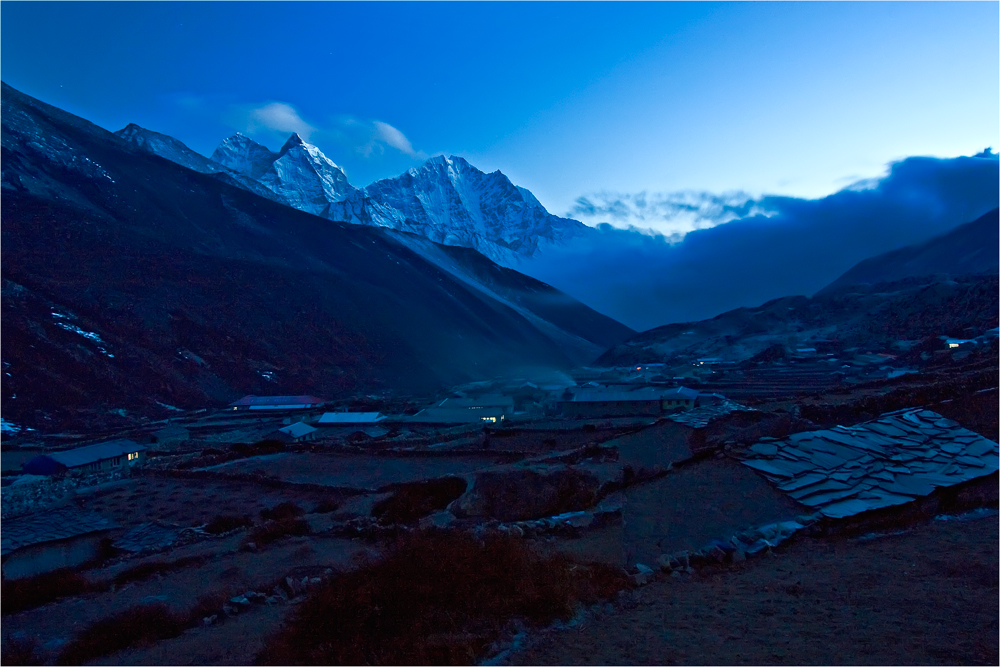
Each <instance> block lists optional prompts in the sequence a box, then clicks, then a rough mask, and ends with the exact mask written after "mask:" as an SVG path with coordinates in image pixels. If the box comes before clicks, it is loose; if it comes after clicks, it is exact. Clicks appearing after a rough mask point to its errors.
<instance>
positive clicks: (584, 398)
mask: <svg viewBox="0 0 1000 667" xmlns="http://www.w3.org/2000/svg"><path fill="white" fill-rule="evenodd" d="M662 396H663V391H661V390H652V389H640V390H638V391H588V390H584V391H578V392H576V394H574V395H573V398H572V399H570V400H571V401H572V402H574V403H631V402H635V401H641V402H653V401H659V400H660V399H661V398H662Z"/></svg>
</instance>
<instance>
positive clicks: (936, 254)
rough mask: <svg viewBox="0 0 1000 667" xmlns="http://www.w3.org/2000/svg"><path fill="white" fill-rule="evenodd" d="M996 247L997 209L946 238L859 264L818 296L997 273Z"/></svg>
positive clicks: (999, 226) (999, 235)
mask: <svg viewBox="0 0 1000 667" xmlns="http://www.w3.org/2000/svg"><path fill="white" fill-rule="evenodd" d="M998 247H1000V209H993V210H992V211H990V212H989V213H986V214H984V215H982V216H980V217H979V218H977V219H976V220H973V221H972V222H967V223H965V224H964V225H960V226H958V227H956V228H955V229H953V230H951V231H950V232H948V233H947V234H942V235H940V236H937V237H935V238H933V239H930V240H929V241H926V242H924V243H919V244H915V245H910V246H906V247H904V248H899V249H898V250H893V251H891V252H887V253H884V254H881V255H877V256H875V257H871V258H869V259H866V260H864V261H861V262H858V263H857V264H856V265H854V266H853V267H851V269H850V270H848V271H847V272H846V273H844V274H843V275H842V276H840V277H839V278H837V279H836V280H835V281H833V282H832V283H830V284H829V285H827V286H826V287H824V288H823V289H822V290H820V291H819V292H818V294H828V293H831V292H834V291H836V290H838V289H840V288H841V287H845V286H847V285H857V284H862V283H867V284H870V285H875V284H878V283H887V282H892V281H896V280H903V279H904V278H911V277H914V276H925V275H949V276H963V275H969V274H974V273H997V270H998V268H1000V260H998V255H997V248H998Z"/></svg>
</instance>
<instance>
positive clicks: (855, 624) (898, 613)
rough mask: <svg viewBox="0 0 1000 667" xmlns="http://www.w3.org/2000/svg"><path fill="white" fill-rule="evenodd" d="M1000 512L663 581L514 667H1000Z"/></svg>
mask: <svg viewBox="0 0 1000 667" xmlns="http://www.w3.org/2000/svg"><path fill="white" fill-rule="evenodd" d="M998 540H1000V531H998V520H997V516H996V514H995V513H993V514H991V515H989V516H986V517H982V516H979V517H976V518H972V517H965V518H964V520H949V521H942V520H935V521H933V522H931V523H928V524H925V525H922V526H919V527H916V528H913V529H911V530H909V531H907V532H905V533H901V534H896V535H883V536H878V537H873V538H871V537H870V538H851V539H847V538H839V539H823V540H812V539H807V540H800V541H798V542H796V543H794V544H792V545H790V546H789V547H788V549H786V550H783V551H781V552H780V553H777V554H774V555H771V556H764V557H761V558H758V559H755V560H752V561H749V562H748V563H746V564H745V565H744V566H742V567H740V566H734V569H731V570H725V571H717V572H714V573H710V574H707V575H695V576H694V577H682V578H670V579H668V580H665V581H659V582H656V583H653V584H651V585H650V586H647V587H646V588H643V589H640V590H638V591H636V592H635V593H633V594H631V595H627V596H625V597H624V598H623V599H622V601H621V602H620V603H619V604H616V605H606V606H605V607H604V608H603V609H601V610H598V611H595V612H592V613H590V614H588V615H586V616H585V618H584V620H583V621H582V622H580V623H579V624H578V625H576V626H574V627H571V628H567V629H558V630H556V629H552V630H547V631H545V632H543V633H540V634H538V635H535V636H533V637H531V638H529V640H528V641H527V643H526V645H525V647H524V648H523V649H522V650H520V651H518V652H516V653H514V654H512V655H510V656H509V657H508V659H507V661H506V663H505V664H518V665H532V664H534V665H577V664H609V665H615V664H633V665H639V664H662V665H672V664H692V665H738V664H759V665H765V664H804V665H850V664H866V665H879V664H890V665H907V664H912V665H923V664H962V665H973V664H988V665H996V664H1000V655H998V653H1000V652H998V643H1000V640H998V632H1000V628H998V616H1000V602H998V595H1000V591H998V570H1000V566H998V563H1000V554H998Z"/></svg>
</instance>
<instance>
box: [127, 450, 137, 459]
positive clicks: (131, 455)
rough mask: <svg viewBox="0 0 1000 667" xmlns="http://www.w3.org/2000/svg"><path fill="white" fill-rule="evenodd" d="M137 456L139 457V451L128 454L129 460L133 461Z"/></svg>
mask: <svg viewBox="0 0 1000 667" xmlns="http://www.w3.org/2000/svg"><path fill="white" fill-rule="evenodd" d="M137 458H139V452H132V453H131V454H129V455H128V460H129V461H135V460H136V459H137Z"/></svg>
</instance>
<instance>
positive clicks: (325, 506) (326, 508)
mask: <svg viewBox="0 0 1000 667" xmlns="http://www.w3.org/2000/svg"><path fill="white" fill-rule="evenodd" d="M338 509H340V503H335V502H334V501H332V500H321V501H320V502H319V504H318V505H316V509H314V510H313V512H315V513H316V514H329V513H330V512H336V511H337V510H338Z"/></svg>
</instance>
